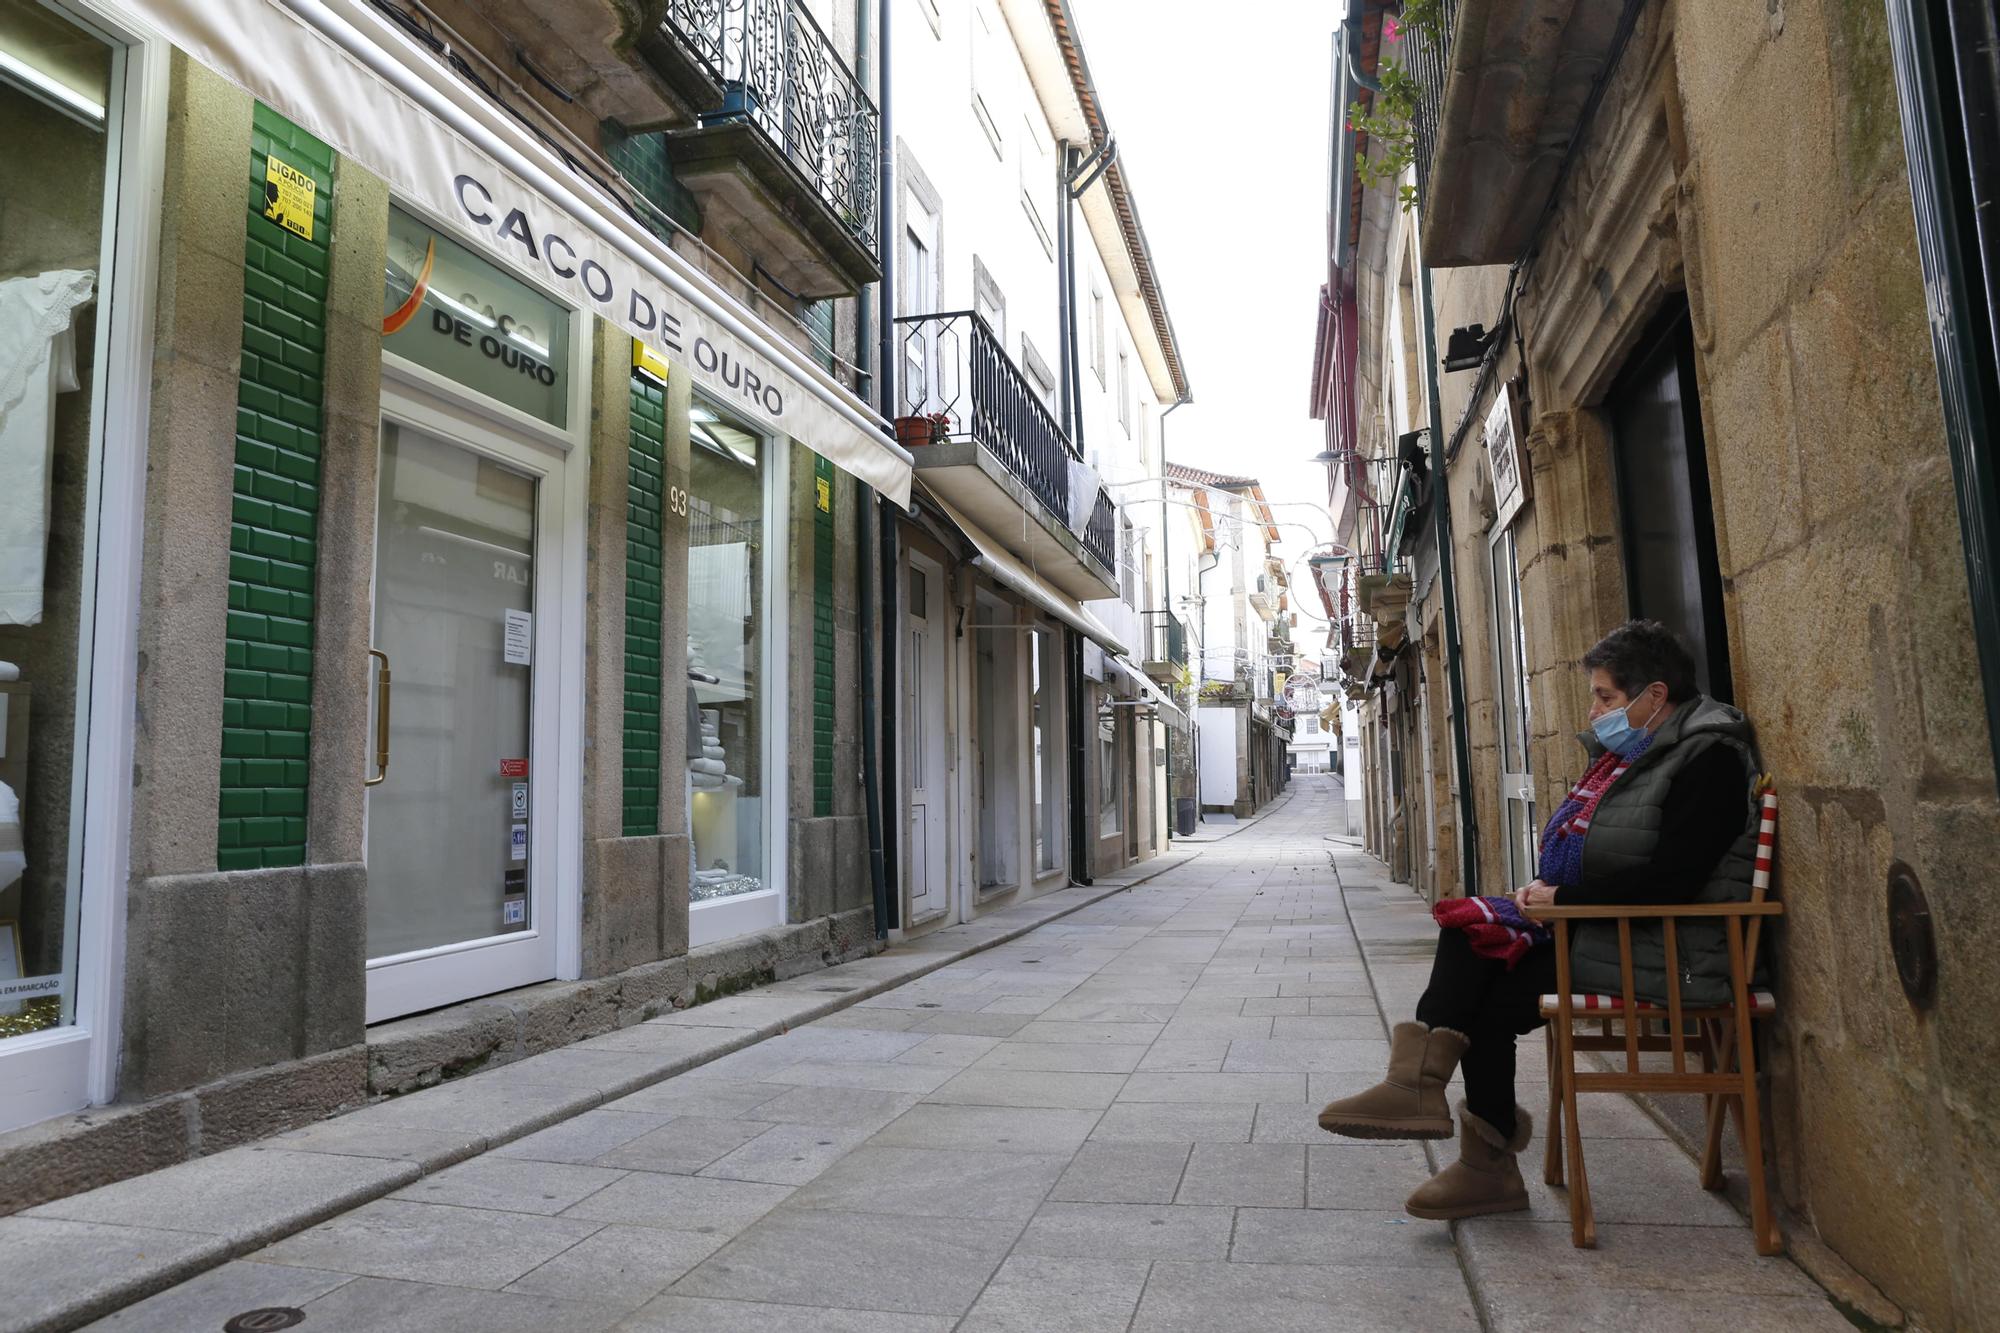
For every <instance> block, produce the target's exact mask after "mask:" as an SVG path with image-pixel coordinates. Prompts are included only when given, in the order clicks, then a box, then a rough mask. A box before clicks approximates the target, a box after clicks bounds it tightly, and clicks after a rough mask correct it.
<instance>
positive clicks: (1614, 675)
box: [1583, 620, 1696, 703]
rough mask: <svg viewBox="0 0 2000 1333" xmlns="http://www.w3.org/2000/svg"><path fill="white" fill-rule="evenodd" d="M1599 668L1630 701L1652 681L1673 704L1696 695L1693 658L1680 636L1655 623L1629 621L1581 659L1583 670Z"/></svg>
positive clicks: (1652, 621)
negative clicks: (1659, 684) (1658, 684)
mask: <svg viewBox="0 0 2000 1333" xmlns="http://www.w3.org/2000/svg"><path fill="white" fill-rule="evenodd" d="M1599 667H1602V668H1603V669H1604V670H1605V672H1606V673H1608V674H1609V675H1610V677H1611V683H1612V684H1614V685H1616V686H1617V687H1618V688H1619V690H1620V691H1621V692H1622V693H1624V694H1625V695H1626V697H1628V698H1629V697H1631V696H1632V695H1634V694H1637V693H1638V692H1639V691H1640V690H1643V689H1645V688H1646V687H1647V686H1648V685H1650V684H1652V683H1653V682H1654V681H1656V680H1657V681H1660V682H1661V683H1663V684H1664V685H1665V686H1666V687H1667V698H1668V699H1669V700H1671V701H1672V702H1674V703H1679V702H1681V701H1682V700H1683V699H1687V698H1691V697H1692V696H1693V695H1694V694H1695V692H1696V691H1695V681H1694V656H1693V654H1691V653H1689V652H1688V650H1687V645H1686V644H1684V643H1682V642H1681V638H1680V635H1678V634H1676V633H1674V632H1673V631H1672V630H1670V629H1668V628H1667V627H1666V626H1665V625H1662V624H1661V623H1660V622H1659V621H1657V620H1628V621H1626V622H1625V623H1624V624H1622V625H1620V626H1619V627H1618V628H1617V629H1614V630H1612V631H1611V632H1610V633H1609V634H1607V635H1605V636H1604V637H1603V638H1601V639H1599V640H1598V641H1597V644H1596V646H1595V647H1593V648H1592V649H1591V650H1590V651H1589V652H1587V653H1585V654H1584V655H1583V668H1584V670H1586V671H1594V670H1596V669H1597V668H1599Z"/></svg>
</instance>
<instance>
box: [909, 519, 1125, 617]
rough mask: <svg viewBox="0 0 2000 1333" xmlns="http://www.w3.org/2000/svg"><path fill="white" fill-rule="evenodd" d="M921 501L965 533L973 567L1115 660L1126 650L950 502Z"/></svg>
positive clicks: (1086, 613) (1072, 600) (1077, 604)
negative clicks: (928, 503)
mask: <svg viewBox="0 0 2000 1333" xmlns="http://www.w3.org/2000/svg"><path fill="white" fill-rule="evenodd" d="M924 498H925V499H926V500H928V501H929V502H930V503H932V504H934V505H936V506H937V507H938V509H939V511H940V512H942V513H943V514H944V516H945V517H946V518H948V519H950V520H951V522H952V525H953V526H954V527H956V528H957V529H958V530H959V531H960V532H962V533H964V534H965V539H966V540H967V541H968V542H971V543H972V549H973V550H974V551H976V552H977V553H978V554H977V555H976V556H975V557H974V558H973V561H972V563H973V564H974V565H976V566H977V567H978V568H980V569H983V570H985V571H986V572H987V573H988V574H991V575H992V576H993V577H994V579H996V580H997V581H999V582H1000V583H1002V584H1005V585H1006V586H1007V587H1009V588H1011V589H1013V590H1014V591H1015V592H1017V593H1019V594H1021V596H1023V597H1025V598H1026V599H1027V600H1028V602H1029V603H1030V604H1031V605H1033V606H1035V607H1036V608H1038V609H1039V610H1042V611H1046V612H1048V613H1049V614H1050V615H1052V616H1054V617H1055V618H1056V619H1057V620H1060V621H1061V622H1062V623H1063V624H1065V625H1068V626H1069V627H1070V628H1071V629H1073V630H1075V631H1076V632H1077V633H1079V634H1081V635H1083V636H1084V637H1085V638H1087V639H1089V640H1090V641H1091V642H1092V643H1095V644H1097V645H1098V646H1099V647H1100V648H1102V649H1104V651H1105V652H1107V653H1110V654H1112V655H1113V656H1114V657H1117V656H1120V655H1123V654H1124V653H1125V652H1126V651H1127V650H1126V648H1125V645H1124V644H1122V643H1120V642H1119V641H1118V636H1117V635H1116V634H1114V633H1112V632H1111V630H1110V629H1109V628H1108V627H1107V626H1106V625H1105V623H1104V622H1103V621H1101V620H1099V619H1098V618H1097V617H1096V616H1093V615H1092V614H1090V612H1088V611H1086V610H1084V609H1083V606H1082V604H1081V603H1079V602H1078V601H1077V600H1076V599H1075V598H1073V597H1071V596H1069V595H1068V594H1067V593H1065V592H1063V591H1062V590H1061V589H1060V588H1057V587H1055V586H1053V585H1052V584H1050V583H1049V581H1048V580H1047V579H1044V578H1043V577H1042V576H1041V575H1039V574H1037V573H1035V571H1034V570H1032V569H1029V568H1028V567H1027V566H1026V565H1023V564H1022V563H1021V562H1020V561H1018V560H1016V559H1015V558H1014V557H1013V556H1011V555H1009V554H1008V553H1007V550H1006V548H1005V547H1003V546H1001V545H1000V543H999V541H998V540H997V539H995V538H994V537H993V536H992V534H990V533H988V532H987V531H986V530H985V529H983V528H981V527H980V526H979V525H978V524H977V523H974V522H973V521H972V520H971V519H969V518H967V517H966V516H965V515H963V514H961V513H959V512H958V510H957V509H956V508H954V507H953V506H952V504H951V502H950V501H948V500H942V499H939V498H938V496H937V494H936V493H935V492H933V491H930V490H929V489H926V490H925V492H924Z"/></svg>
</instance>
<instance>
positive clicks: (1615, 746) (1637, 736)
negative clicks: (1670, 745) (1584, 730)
mask: <svg viewBox="0 0 2000 1333" xmlns="http://www.w3.org/2000/svg"><path fill="white" fill-rule="evenodd" d="M1631 710H1632V706H1631V705H1630V704H1627V705H1626V706H1625V707H1623V708H1614V709H1612V710H1611V711H1610V712H1608V713H1603V714H1600V715H1599V716H1598V717H1596V718H1594V719H1592V720H1591V723H1590V729H1591V731H1593V732H1595V733H1596V735H1597V743H1598V744H1599V745H1602V746H1603V747H1604V748H1605V749H1607V750H1610V751H1612V752H1613V753H1614V754H1620V755H1625V756H1628V757H1629V756H1630V755H1631V754H1632V752H1633V751H1635V750H1637V749H1638V748H1639V742H1640V741H1643V740H1644V739H1646V734H1647V733H1646V727H1647V726H1650V725H1652V721H1653V717H1658V716H1659V715H1660V710H1659V709H1658V708H1655V709H1654V710H1653V717H1649V718H1647V719H1646V723H1645V725H1643V726H1634V725H1632V719H1631V717H1630V716H1629V714H1630V713H1631Z"/></svg>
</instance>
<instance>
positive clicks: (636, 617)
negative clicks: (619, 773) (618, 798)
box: [625, 375, 667, 838]
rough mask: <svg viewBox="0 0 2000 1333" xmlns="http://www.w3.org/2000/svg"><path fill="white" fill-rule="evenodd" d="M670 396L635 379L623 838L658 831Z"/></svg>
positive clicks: (628, 506)
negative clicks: (662, 582)
mask: <svg viewBox="0 0 2000 1333" xmlns="http://www.w3.org/2000/svg"><path fill="white" fill-rule="evenodd" d="M666 452H667V395H666V390H664V389H662V388H661V387H660V386H659V385H658V384H655V383H654V382H653V381H652V380H650V379H647V378H646V377H645V376H643V375H634V376H633V377H632V421H631V434H630V441H629V446H628V450H627V454H626V457H627V460H628V463H627V468H626V483H625V486H626V490H625V836H626V837H628V838H637V837H645V836H649V835H651V834H655V833H658V832H659V831H660V699H661V690H660V672H661V662H660V514H661V508H662V505H661V500H662V494H661V492H662V489H663V484H664V483H663V481H662V478H663V477H664V476H665V470H664V466H663V463H664V460H665V458H666Z"/></svg>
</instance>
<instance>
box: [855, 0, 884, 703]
mask: <svg viewBox="0 0 2000 1333" xmlns="http://www.w3.org/2000/svg"><path fill="white" fill-rule="evenodd" d="M873 4H874V0H854V77H855V79H856V81H858V82H859V83H860V84H861V86H862V88H863V89H864V90H865V89H866V88H867V87H868V81H869V79H870V78H871V77H872V76H873V74H874V70H875V59H874V55H875V53H874V52H873V51H871V50H869V46H870V36H871V29H872V28H873V27H874V24H873V23H872V21H871V19H872V13H871V9H870V6H872V5H873ZM884 68H886V66H885V67H884ZM884 100H885V98H884V94H883V90H882V89H880V88H877V89H875V105H876V108H877V113H878V114H880V108H881V106H882V103H883V101H884ZM876 129H877V130H878V134H877V136H876V143H877V145H878V146H879V145H880V143H881V136H880V134H879V130H880V129H881V125H880V122H879V121H878V122H877V125H876ZM888 222H889V214H888V210H887V209H883V208H879V207H878V208H877V209H876V210H875V249H876V251H877V253H881V252H883V251H886V250H887V249H888V248H889V237H888V234H887V233H888ZM885 264H886V261H885ZM878 295H879V293H877V292H876V290H875V284H874V283H868V284H866V285H864V286H863V287H862V289H861V299H860V300H858V301H856V302H855V303H854V346H855V351H856V356H855V359H856V360H858V361H860V362H861V371H860V377H859V379H858V380H857V381H856V383H855V385H854V396H855V397H857V398H859V399H861V400H862V401H863V402H867V401H868V400H869V399H871V398H873V397H874V396H875V375H876V368H875V367H874V366H871V365H870V364H869V352H870V350H871V348H872V346H873V344H874V341H875V318H874V317H875V310H874V307H873V305H872V304H871V303H872V302H873V301H874V300H876V299H877V297H878ZM881 364H882V365H887V364H888V363H887V362H882V363H881ZM863 679H866V677H864V678H863Z"/></svg>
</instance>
